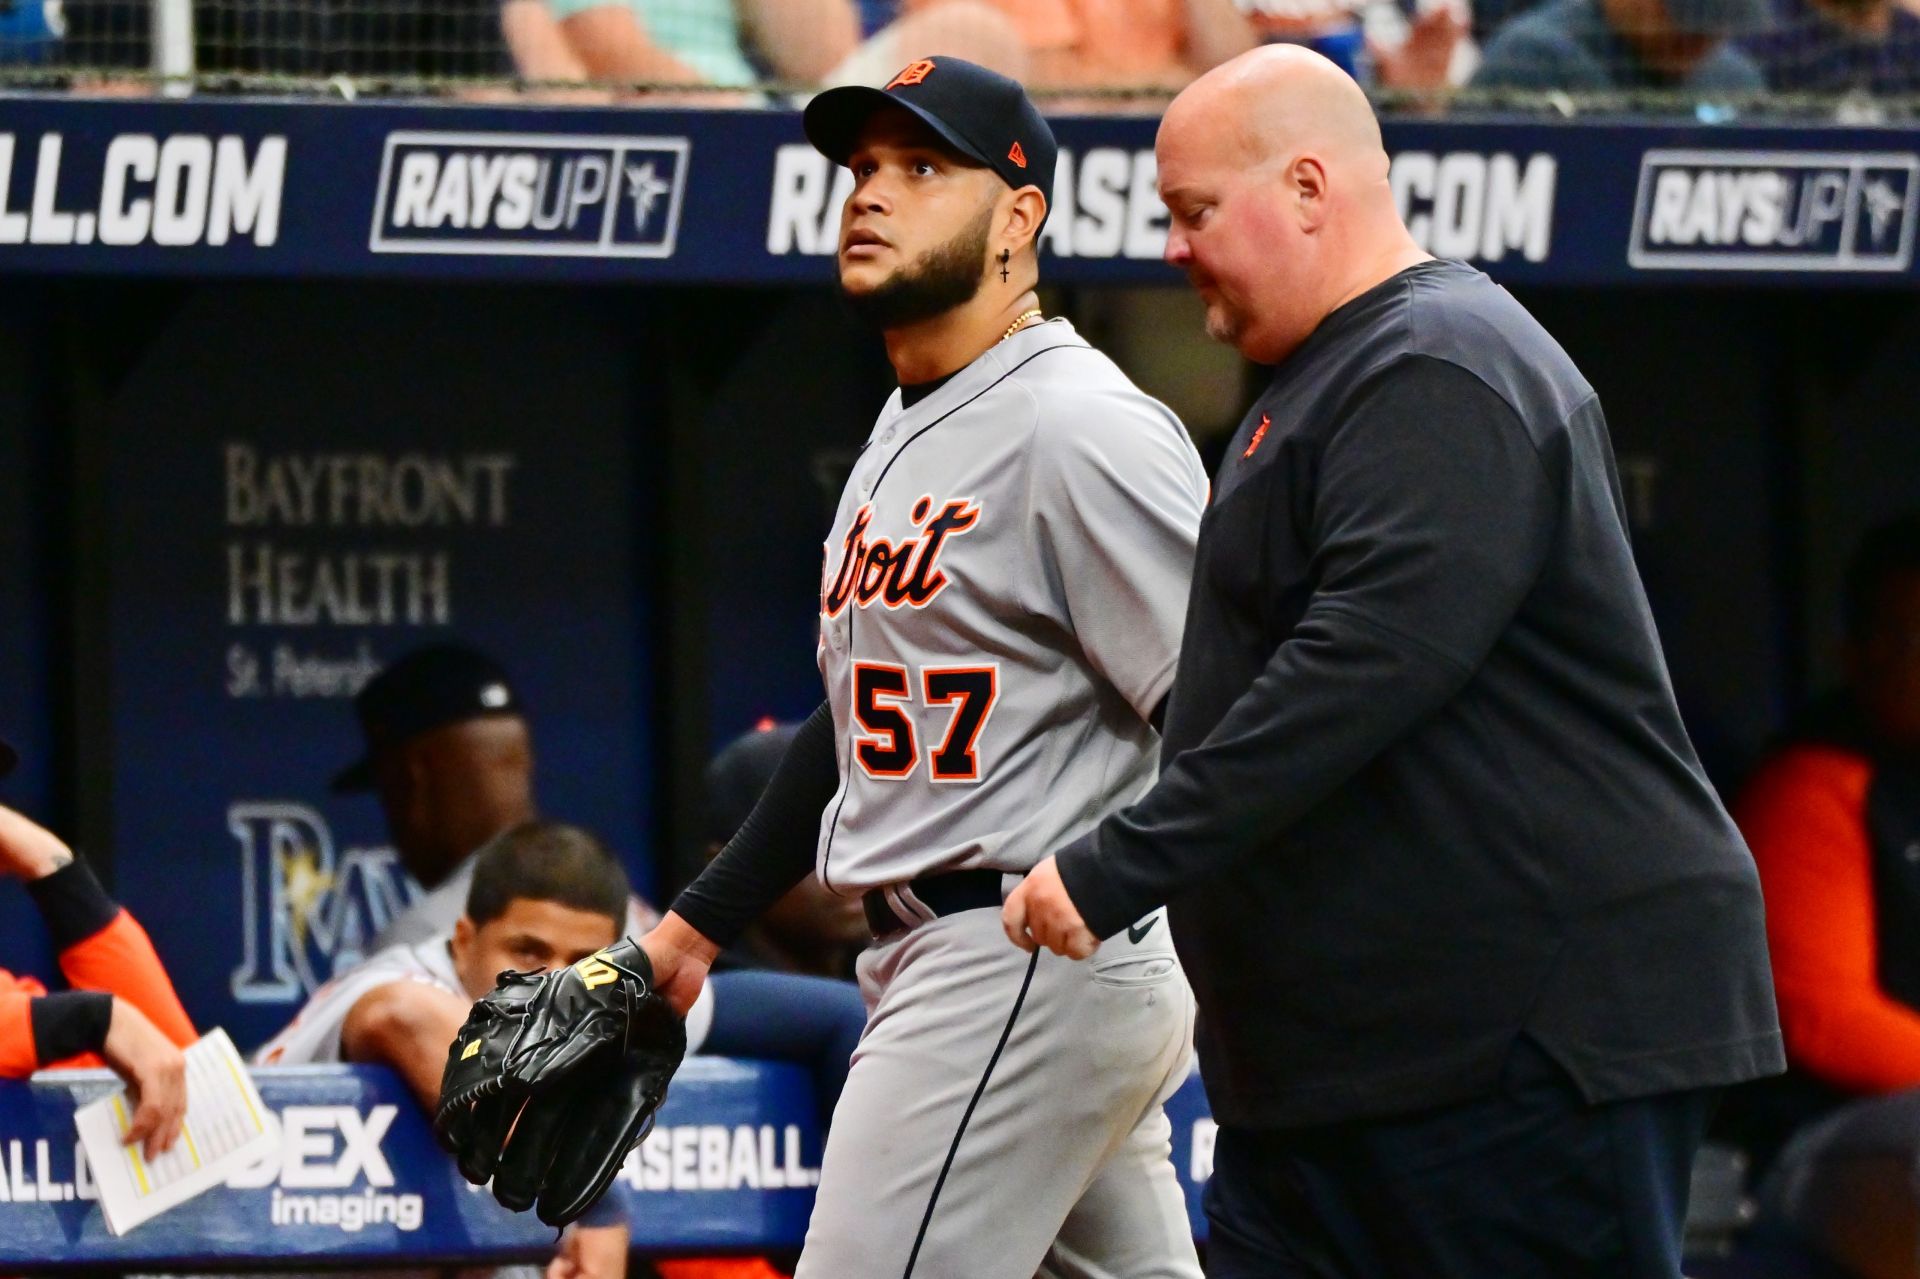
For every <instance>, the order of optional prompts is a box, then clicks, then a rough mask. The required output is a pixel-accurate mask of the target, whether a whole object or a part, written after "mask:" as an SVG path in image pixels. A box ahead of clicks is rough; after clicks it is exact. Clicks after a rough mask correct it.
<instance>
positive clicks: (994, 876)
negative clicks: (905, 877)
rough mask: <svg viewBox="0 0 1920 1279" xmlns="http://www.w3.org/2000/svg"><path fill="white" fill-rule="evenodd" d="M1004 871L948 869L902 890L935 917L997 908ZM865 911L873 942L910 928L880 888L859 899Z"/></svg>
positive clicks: (910, 883) (999, 903)
mask: <svg viewBox="0 0 1920 1279" xmlns="http://www.w3.org/2000/svg"><path fill="white" fill-rule="evenodd" d="M1006 874H1007V872H1005V871H1000V870H950V871H945V872H937V873H935V874H932V875H922V876H921V877H920V878H918V879H916V880H913V881H911V882H909V883H908V884H907V885H906V886H905V887H906V890H907V891H908V892H910V893H912V894H913V895H914V897H916V898H918V899H919V901H920V903H921V904H922V905H924V906H925V907H926V908H927V909H928V910H930V911H932V912H933V913H934V917H935V918H940V917H943V916H946V915H954V914H958V913H959V912H960V911H963V910H984V909H986V908H988V907H992V908H993V909H994V910H999V909H1000V905H1001V898H1000V884H1001V882H1002V881H1003V880H1004V879H1005V878H1006ZM860 904H861V905H862V906H863V907H865V909H866V912H867V927H868V928H869V929H870V930H872V932H873V937H874V940H875V941H885V940H886V939H887V938H889V937H892V936H893V935H895V934H896V933H904V932H906V931H907V929H909V928H911V927H913V925H912V924H910V923H908V922H907V921H906V920H904V919H902V918H900V913H899V912H898V911H896V910H895V909H894V908H893V904H892V903H891V902H889V901H888V900H887V890H886V889H884V888H869V889H868V890H867V892H866V895H865V896H863V897H862V898H861V899H860Z"/></svg>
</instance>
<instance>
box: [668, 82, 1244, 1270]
mask: <svg viewBox="0 0 1920 1279" xmlns="http://www.w3.org/2000/svg"><path fill="white" fill-rule="evenodd" d="M805 126H806V132H807V137H808V138H809V139H810V140H811V141H812V142H813V144H814V145H815V146H816V147H818V148H819V149H820V150H821V151H822V152H823V153H825V154H826V155H827V156H828V157H830V158H831V159H833V160H834V161H836V162H838V163H842V164H846V165H848V166H849V167H850V168H851V169H852V171H853V175H854V179H855V185H854V190H853V194H852V196H851V197H850V198H849V199H848V201H847V204H846V207H845V208H844V209H843V211H842V215H841V232H840V248H839V273H840V287H841V290H842V292H843V294H844V295H845V298H846V300H847V301H848V302H849V304H851V306H852V307H853V308H854V310H855V311H856V312H858V313H860V314H861V315H863V316H865V317H867V318H869V319H870V320H871V321H872V322H873V323H874V324H875V325H876V326H877V327H879V328H880V329H881V330H882V332H883V334H884V336H885V340H886V346H887V352H888V356H889V358H890V359H891V361H892V363H893V366H894V369H895V371H896V373H897V374H898V376H899V379H900V383H901V387H900V391H899V392H898V393H897V394H896V395H894V396H893V397H892V398H891V399H890V400H889V401H888V403H887V405H886V407H885V408H884V409H883V410H882V411H881V414H880V418H879V421H878V422H877V423H876V424H875V425H874V428H873V432H872V435H871V436H870V437H869V439H868V441H867V443H866V445H865V447H864V449H863V450H862V451H861V453H860V454H859V457H858V459H857V460H856V462H855V465H854V467H853V471H852V474H851V476H850V478H849V480H848V482H847V487H846V491H845V493H844V495H843V496H842V498H841V500H840V504H839V509H838V513H837V515H836V516H835V519H834V523H833V527H832V531H831V533H830V535H829V536H828V538H827V541H826V544H825V565H824V571H823V576H822V580H821V591H820V639H819V664H820V671H821V675H822V677H823V678H824V680H825V683H826V689H827V700H826V702H825V703H824V704H823V705H822V706H821V707H820V708H819V709H818V710H817V711H815V713H814V714H813V716H812V717H811V718H810V719H809V720H808V721H807V722H806V724H805V725H804V726H803V727H802V728H801V730H800V732H799V733H798V735H797V736H796V737H795V739H794V741H793V744H792V745H791V747H790V748H789V749H788V751H787V753H786V755H785V757H784V758H783V760H782V762H781V765H780V767H779V769H778V771H777V772H776V774H775V776H774V779H773V781H772V783H771V784H770V786H769V787H768V790H767V792H766V795H765V796H764V797H763V798H762V800H761V802H760V804H759V805H758V807H757V808H756V809H755V810H754V812H753V814H752V815H751V816H750V817H749V818H748V820H747V822H746V823H745V825H744V826H743V827H742V829H741V831H740V833H739V834H738V835H737V836H736V837H735V838H734V839H733V840H732V841H731V842H730V843H729V844H728V846H727V847H726V848H725V849H724V850H723V851H722V852H721V854H720V855H719V856H718V857H717V858H716V859H715V861H714V862H713V863H712V864H711V865H710V866H709V867H708V869H707V870H706V871H705V872H704V873H703V874H702V875H701V877H700V878H699V879H698V880H697V881H696V882H695V883H694V884H693V886H691V887H690V888H689V889H688V890H687V891H686V892H685V893H684V894H683V895H682V897H681V898H680V900H679V901H678V902H677V903H676V907H675V909H674V911H673V912H671V913H670V914H668V915H667V916H666V918H665V919H664V921H663V922H662V923H661V924H660V926H659V927H658V928H656V929H655V930H653V931H652V932H651V933H649V934H647V936H646V937H645V938H644V939H642V942H641V945H642V947H643V948H644V950H645V951H646V952H647V956H648V958H649V959H650V960H651V963H652V968H653V976H654V978H655V980H656V982H657V984H658V986H659V989H660V990H661V991H662V993H664V994H665V996H666V997H667V999H668V1000H669V1002H671V1003H672V1004H674V1005H675V1006H676V1007H678V1008H685V1007H687V1006H689V1004H690V1003H691V1001H692V999H693V998H694V996H695V994H696V993H697V992H698V991H699V989H700V988H701V985H702V982H703V980H704V978H705V975H706V972H707V968H708V965H709V964H710V962H711V961H712V959H713V957H714V955H715V954H716V953H717V951H718V950H719V949H720V948H721V947H723V946H725V945H726V944H728V943H729V942H731V941H732V939H733V938H734V937H735V936H736V935H737V934H738V932H739V930H740V929H741V928H742V927H743V926H744V925H745V924H746V922H747V921H748V920H750V919H751V918H753V917H754V916H755V915H756V914H757V913H758V912H759V911H761V910H763V909H765V908H766V907H767V906H768V905H770V904H771V903H772V902H774V901H775V900H776V899H777V898H779V897H780V896H781V894H783V893H784V892H786V891H787V889H789V888H790V887H791V886H792V885H793V884H795V883H796V882H798V881H799V880H800V879H801V878H803V877H804V876H805V875H806V874H807V873H808V871H809V870H813V871H815V872H816V873H817V874H818V875H819V878H820V880H821V882H822V883H823V884H825V885H826V886H827V887H828V888H829V889H830V890H832V891H833V892H836V893H840V894H844V895H849V896H854V895H857V896H859V897H861V898H862V899H863V902H864V906H865V910H866V915H867V919H868V922H869V925H870V926H871V929H872V931H873V934H874V937H875V944H874V946H873V947H872V948H871V949H869V950H868V951H867V952H866V953H865V954H864V955H863V956H862V958H861V961H860V965H859V977H860V982H861V987H862V991H863V993H864V995H865V997H866V1000H867V1004H868V1008H869V1010H870V1020H869V1023H868V1027H867V1030H866V1033H865V1035H864V1036H863V1038H862V1039H861V1041H860V1045H859V1048H858V1049H857V1051H856V1052H855V1054H854V1057H853V1067H852V1071H851V1074H850V1075H849V1077H848V1080H847V1085H846V1090H845V1092H844V1093H843V1095H842V1097H841V1101H840V1105H839V1108H838V1110H837V1111H836V1112H835V1117H834V1123H833V1128H832V1132H831V1136H830V1137H829V1139H828V1142H827V1148H826V1154H825V1157H824V1164H823V1167H822V1171H821V1183H820V1187H819V1194H818V1199H817V1202H816V1206H815V1208H814V1214H813V1219H812V1224H811V1226H810V1228H809V1230H808V1234H807V1241H806V1247H805V1252H804V1254H803V1256H802V1258H801V1261H800V1269H799V1275H800V1277H801V1279H868V1277H871V1279H913V1277H916V1276H917V1277H918V1279H1032V1276H1033V1275H1034V1274H1035V1273H1036V1272H1039V1273H1041V1274H1045V1275H1060V1276H1117V1277H1118V1276H1124V1277H1126V1279H1148V1277H1150V1276H1151V1277H1156V1279H1157V1277H1163V1276H1164V1277H1174V1279H1178V1277H1186V1276H1197V1275H1198V1274H1199V1267H1198V1265H1197V1263H1196V1260H1195V1256H1194V1250H1193V1244H1192V1239H1191V1231H1190V1228H1189V1224H1188V1220H1187V1217H1186V1213H1185V1211H1184V1208H1183V1204H1182V1200H1181V1196H1180V1192H1179V1189H1178V1187H1177V1184H1176V1182H1175V1179H1174V1174H1173V1168H1172V1166H1171V1163H1170V1162H1169V1135H1170V1132H1169V1125H1168V1122H1167V1119H1166V1116H1165V1114H1164V1112H1163V1110H1162V1103H1163V1102H1164V1100H1165V1098H1166V1097H1167V1096H1168V1095H1169V1094H1170V1093H1171V1092H1172V1091H1173V1090H1174V1089H1175V1088H1176V1087H1177V1086H1178V1085H1179V1084H1180V1082H1181V1081H1182V1080H1183V1079H1184V1078H1185V1076H1186V1074H1187V1070H1188V1062H1189V1057H1190V1045H1191V1038H1192V1023H1193V1003H1192V995H1191V992H1190V991H1189V989H1188V986H1187V983H1186V979H1185V977H1184V976H1183V974H1182V973H1181V971H1180V969H1179V967H1178V965H1177V962H1176V961H1175V959H1174V956H1173V952H1172V948H1171V946H1170V944H1169V943H1168V940H1167V929H1166V927H1165V926H1164V924H1163V922H1162V916H1161V913H1160V912H1159V911H1157V910H1156V911H1155V912H1153V913H1152V914H1149V915H1148V916H1146V917H1145V918H1144V919H1141V920H1139V921H1137V922H1136V923H1135V924H1134V925H1133V926H1132V927H1131V928H1130V929H1128V930H1126V931H1125V932H1123V933H1122V934H1121V935H1120V936H1117V937H1115V938H1113V939H1112V940H1110V941H1108V942H1107V943H1106V944H1105V945H1104V946H1103V947H1102V948H1101V950H1100V953H1099V955H1098V956H1097V957H1096V958H1095V960H1094V962H1093V963H1092V964H1089V965H1081V964H1075V963H1073V962H1070V961H1068V960H1064V959H1061V958H1059V957H1057V956H1054V955H1048V954H1040V955H1038V956H1032V955H1027V954H1024V953H1022V952H1020V951H1018V950H1016V949H1014V948H1013V947H1011V946H1009V945H1008V943H1007V940H1006V938H1005V936H1004V935H1003V934H1002V932H1001V928H1000V922H999V921H1000V916H999V910H1000V907H1001V904H1002V902H1003V901H1004V899H1005V896H1006V893H1007V892H1008V891H1009V889H1010V887H1011V886H1012V885H1016V884H1017V883H1018V882H1019V880H1020V876H1021V875H1022V874H1023V873H1024V872H1025V871H1026V870H1027V869H1028V868H1029V867H1030V866H1032V865H1033V864H1034V863H1035V861H1036V860H1037V859H1038V858H1039V857H1040V856H1041V855H1043V854H1044V853H1045V851H1046V850H1047V849H1049V848H1051V847H1054V846H1055V845H1057V844H1059V843H1061V842H1062V841H1064V840H1066V839H1070V838H1072V837H1073V836H1074V835H1075V834H1077V833H1079V832H1083V831H1085V830H1088V829H1090V828H1091V827H1092V826H1093V824H1094V823H1095V822H1097V821H1098V820H1099V819H1100V818H1101V816H1102V815H1104V814H1106V813H1110V812H1112V811H1113V810H1115V809H1116V808H1117V807H1119V806H1121V805H1123V804H1125V803H1127V802H1128V801H1129V800H1130V799H1132V798H1133V797H1134V796H1137V795H1139V794H1140V793H1142V791H1143V790H1144V789H1145V788H1146V786H1147V785H1148V784H1149V782H1150V781H1151V779H1152V778H1153V776H1154V774H1155V771H1156V766H1157V759H1158V741H1159V739H1158V734H1157V732H1156V729H1155V727H1154V726H1155V725H1156V724H1157V723H1158V719H1159V714H1160V707H1161V703H1162V701H1163V699H1164V698H1165V696H1166V694H1167V690H1168V688H1169V685H1170V682H1171V678H1172V672H1173V666H1174V660H1175V657H1176V654H1177V649H1178V644H1179V636H1180V632H1181V624H1182V620H1183V617H1184V613H1185V604H1186V598H1187V585H1188V575H1189V572H1190V568H1189V566H1190V564H1191V562H1192V558H1193V550H1194V543H1195V539H1196V535H1197V530H1198V527H1199V523H1200V516H1201V511H1202V508H1203V506H1204V505H1205V501H1206V491H1207V482H1206V477H1205V474H1204V472H1203V471H1202V469H1201V465H1200V461H1199V458H1198V457H1197V455H1196V454H1195V452H1194V449H1193V446H1192V444H1191V442H1190V441H1189V439H1188V437H1187V434H1186V432H1185V430H1184V429H1183V428H1182V426H1181V424H1180V422H1179V421H1178V420H1177V419H1176V418H1175V417H1174V415H1173V414H1172V413H1171V412H1169V411H1168V410H1167V409H1166V408H1165V407H1164V406H1162V405H1160V404H1159V403H1157V402H1155V401H1154V400H1152V399H1150V398H1149V397H1147V396H1146V395H1145V394H1143V393H1142V392H1141V391H1140V390H1138V389H1137V388H1136V387H1134V386H1133V385H1132V384H1131V383H1130V382H1129V381H1128V380H1127V378H1126V377H1125V375H1123V374H1122V373H1121V372H1120V370H1119V369H1118V368H1116V367H1115V366H1114V365H1113V364H1112V362H1111V361H1109V360H1108V359H1106V358H1105V357H1104V356H1102V355H1101V354H1100V353H1099V352H1097V351H1095V350H1094V349H1093V348H1092V347H1090V346H1089V345H1088V344H1087V343H1086V342H1085V341H1084V340H1083V339H1082V338H1081V337H1080V336H1079V335H1078V334H1076V333H1075V332H1074V330H1073V328H1072V326H1071V325H1070V324H1068V323H1067V322H1066V321H1065V320H1060V319H1051V320H1049V319H1045V318H1043V316H1042V314H1041V311H1040V309H1039V307H1038V305H1037V300H1036V297H1035V293H1034V289H1035V287H1036V284H1037V280H1038V261H1037V256H1036V249H1035V244H1036V239H1037V236H1038V235H1039V232H1040V229H1041V226H1042V224H1043V223H1044V222H1045V220H1046V216H1047V193H1048V192H1050V191H1051V190H1052V187H1053V174H1054V161H1055V146H1054V140H1053V136H1052V133H1051V131H1050V130H1049V129H1048V127H1047V125H1046V122H1045V121H1044V120H1042V119H1041V117H1040V114H1039V112H1038V111H1037V110H1036V109H1035V108H1034V106H1033V104H1032V102H1031V101H1029V100H1028V98H1027V96H1026V94H1025V93H1024V92H1023V91H1022V89H1021V88H1020V86H1019V85H1018V84H1016V83H1014V82H1013V81H1011V80H1008V79H1005V78H1004V77H1002V76H999V75H996V74H994V73H992V72H989V71H986V70H984V69H983V68H980V67H977V66H974V65H972V64H970V63H967V62H963V61H961V60H959V59H954V58H932V59H924V60H922V61H919V62H915V63H914V64H912V65H911V66H909V67H908V68H906V69H905V70H904V71H902V72H901V73H900V74H899V75H898V76H897V77H895V78H894V80H893V81H892V82H891V83H890V84H888V85H887V86H886V88H885V89H872V88H859V87H849V88H842V89H835V90H832V91H830V92H827V93H824V94H822V95H820V96H819V97H817V98H815V99H814V100H813V102H812V103H811V104H810V105H809V106H808V108H807V111H806V116H805Z"/></svg>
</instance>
